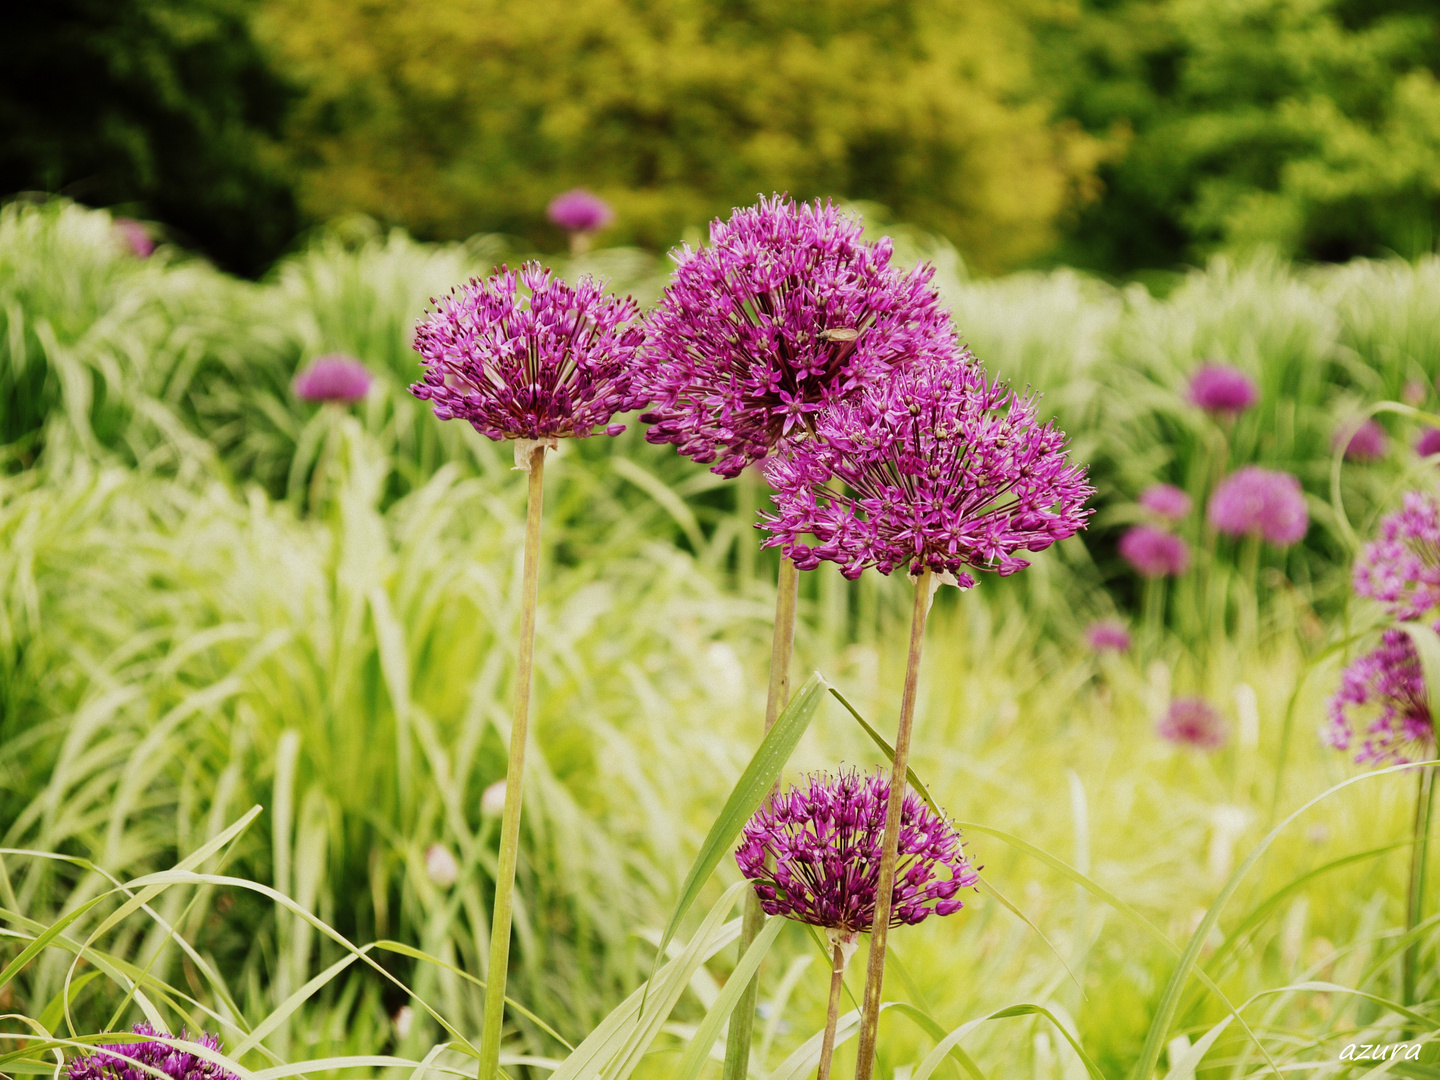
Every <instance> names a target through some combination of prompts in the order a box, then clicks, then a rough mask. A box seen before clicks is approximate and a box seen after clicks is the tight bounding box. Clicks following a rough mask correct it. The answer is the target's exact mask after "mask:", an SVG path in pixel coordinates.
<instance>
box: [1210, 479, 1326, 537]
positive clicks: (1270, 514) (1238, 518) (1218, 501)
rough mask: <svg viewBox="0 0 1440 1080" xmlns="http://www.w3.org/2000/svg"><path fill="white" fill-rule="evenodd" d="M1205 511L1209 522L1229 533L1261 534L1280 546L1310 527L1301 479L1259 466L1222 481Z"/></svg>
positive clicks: (1242, 534)
mask: <svg viewBox="0 0 1440 1080" xmlns="http://www.w3.org/2000/svg"><path fill="white" fill-rule="evenodd" d="M1207 513H1208V514H1209V518H1210V524H1211V525H1213V526H1215V528H1216V529H1217V530H1218V531H1220V532H1222V533H1225V534H1226V535H1228V536H1260V537H1263V538H1264V539H1265V540H1266V541H1267V542H1269V543H1271V544H1275V545H1277V546H1279V547H1287V546H1289V545H1290V544H1294V543H1296V542H1298V541H1299V540H1300V539H1301V538H1303V537H1304V535H1305V533H1306V531H1307V530H1308V529H1309V528H1310V512H1309V510H1307V509H1306V507H1305V493H1304V492H1303V491H1302V490H1301V488H1300V481H1299V480H1298V479H1296V478H1295V477H1293V476H1291V475H1290V474H1289V473H1284V472H1277V471H1275V470H1273V469H1262V468H1261V467H1260V466H1258V465H1247V466H1245V467H1244V468H1243V469H1238V470H1236V471H1235V472H1233V473H1231V474H1230V475H1229V476H1227V477H1225V479H1224V480H1221V481H1220V483H1219V484H1218V485H1217V486H1216V488H1215V493H1214V494H1213V495H1211V496H1210V505H1209V507H1208V508H1207Z"/></svg>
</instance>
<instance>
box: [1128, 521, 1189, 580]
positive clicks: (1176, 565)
mask: <svg viewBox="0 0 1440 1080" xmlns="http://www.w3.org/2000/svg"><path fill="white" fill-rule="evenodd" d="M1119 549H1120V554H1121V556H1122V557H1123V558H1124V559H1125V561H1126V562H1128V563H1129V564H1130V565H1131V566H1133V567H1134V568H1135V572H1136V573H1138V574H1139V575H1140V576H1141V577H1147V578H1159V577H1179V576H1180V575H1181V574H1183V573H1185V571H1187V570H1189V569H1190V545H1189V544H1187V543H1185V541H1184V540H1182V539H1181V538H1180V537H1178V536H1176V535H1175V534H1174V533H1171V532H1166V531H1165V530H1164V529H1160V528H1157V527H1156V526H1154V525H1136V526H1135V527H1134V528H1132V529H1127V530H1126V532H1125V535H1124V536H1122V537H1120V545H1119Z"/></svg>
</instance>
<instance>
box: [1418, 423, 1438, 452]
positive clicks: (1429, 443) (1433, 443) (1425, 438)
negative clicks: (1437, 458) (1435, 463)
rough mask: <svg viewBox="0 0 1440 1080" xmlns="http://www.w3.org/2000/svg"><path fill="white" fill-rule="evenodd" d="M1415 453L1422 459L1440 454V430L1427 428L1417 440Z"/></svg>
mask: <svg viewBox="0 0 1440 1080" xmlns="http://www.w3.org/2000/svg"><path fill="white" fill-rule="evenodd" d="M1415 453H1417V454H1419V455H1420V456H1421V457H1429V456H1430V455H1431V454H1440V428H1433V427H1432V428H1426V429H1425V430H1424V431H1422V432H1421V433H1420V437H1419V438H1418V439H1416V440H1415Z"/></svg>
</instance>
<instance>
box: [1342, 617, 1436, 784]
mask: <svg viewBox="0 0 1440 1080" xmlns="http://www.w3.org/2000/svg"><path fill="white" fill-rule="evenodd" d="M1323 738H1324V740H1325V743H1326V745H1328V746H1333V747H1334V748H1335V749H1336V750H1350V749H1355V760H1356V762H1357V763H1359V764H1361V765H1376V766H1382V765H1399V764H1403V763H1405V762H1407V761H1425V760H1427V759H1429V758H1431V757H1434V755H1435V724H1434V721H1433V720H1432V719H1431V717H1430V705H1429V701H1428V698H1427V695H1426V693H1425V676H1424V673H1423V672H1422V670H1421V667H1420V656H1419V654H1418V653H1416V651H1415V644H1414V642H1412V641H1411V640H1410V635H1409V634H1407V633H1405V631H1403V630H1387V631H1385V634H1384V636H1383V637H1382V639H1381V642H1380V647H1379V648H1378V649H1376V650H1375V651H1373V652H1369V653H1366V654H1365V655H1364V656H1361V657H1358V658H1357V659H1355V660H1354V661H1352V662H1351V664H1350V666H1349V667H1347V668H1346V669H1345V671H1344V673H1343V674H1341V676H1340V688H1339V689H1338V690H1336V691H1335V696H1334V697H1332V698H1331V699H1330V722H1329V723H1328V724H1327V725H1326V728H1325V731H1324V733H1323ZM1356 743H1358V744H1359V745H1358V746H1356Z"/></svg>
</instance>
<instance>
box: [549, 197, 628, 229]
mask: <svg viewBox="0 0 1440 1080" xmlns="http://www.w3.org/2000/svg"><path fill="white" fill-rule="evenodd" d="M545 216H546V217H548V218H549V219H550V220H551V221H552V222H554V223H555V224H556V225H559V226H560V228H562V229H566V230H568V231H570V232H599V231H600V230H601V229H603V228H604V227H605V226H606V225H609V224H610V222H612V221H614V220H615V211H613V210H611V209H610V204H609V203H607V202H606V201H605V200H604V199H602V198H600V196H599V195H595V194H593V193H592V192H589V191H586V190H585V189H584V188H575V189H574V190H572V191H567V192H565V193H564V194H563V195H556V196H555V198H553V199H551V200H550V205H549V206H547V207H546V208H545Z"/></svg>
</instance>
